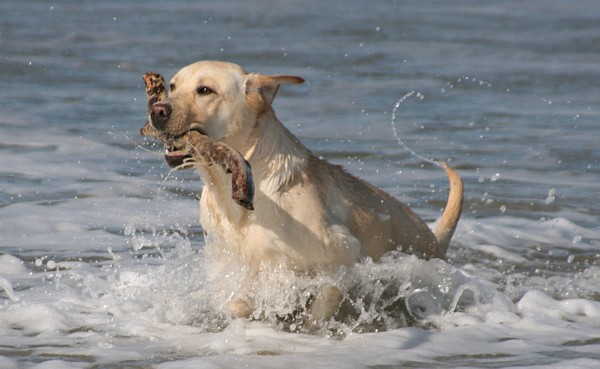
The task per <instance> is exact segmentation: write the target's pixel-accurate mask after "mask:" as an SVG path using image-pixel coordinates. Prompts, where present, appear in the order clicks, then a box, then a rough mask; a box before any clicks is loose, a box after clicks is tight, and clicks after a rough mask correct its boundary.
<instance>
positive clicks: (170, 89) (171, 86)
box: [169, 83, 175, 92]
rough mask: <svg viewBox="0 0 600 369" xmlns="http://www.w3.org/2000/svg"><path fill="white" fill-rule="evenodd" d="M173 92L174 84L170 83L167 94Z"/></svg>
mask: <svg viewBox="0 0 600 369" xmlns="http://www.w3.org/2000/svg"><path fill="white" fill-rule="evenodd" d="M173 91H175V84H174V83H171V84H169V92H173Z"/></svg>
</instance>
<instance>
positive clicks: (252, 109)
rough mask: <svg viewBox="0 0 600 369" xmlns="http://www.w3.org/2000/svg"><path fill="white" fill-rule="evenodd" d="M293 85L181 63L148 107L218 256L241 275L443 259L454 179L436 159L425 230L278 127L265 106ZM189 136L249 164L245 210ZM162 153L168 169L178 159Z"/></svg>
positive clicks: (244, 303) (456, 196) (457, 194)
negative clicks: (236, 265) (431, 212)
mask: <svg viewBox="0 0 600 369" xmlns="http://www.w3.org/2000/svg"><path fill="white" fill-rule="evenodd" d="M303 82H304V80H303V79H302V78H300V77H295V76H269V75H261V74H254V73H246V72H245V71H244V70H243V69H242V68H241V67H240V66H238V65H235V64H231V63H227V62H219V61H199V62H197V63H194V64H191V65H189V66H187V67H184V68H183V69H181V70H180V71H179V72H178V73H177V74H176V75H175V76H174V77H173V78H172V79H171V81H170V83H169V94H168V97H167V98H166V99H165V100H163V101H159V102H156V103H154V104H153V105H152V106H151V107H150V114H149V115H150V116H149V121H150V125H151V126H152V128H153V129H155V130H156V131H157V132H159V133H160V134H161V135H163V137H167V138H169V137H170V138H172V143H171V145H170V146H171V147H170V149H171V151H170V152H171V153H172V154H171V155H172V156H174V157H177V158H182V153H187V154H188V155H186V156H185V158H186V165H187V166H192V165H193V166H194V167H195V168H196V169H197V170H198V172H199V173H200V176H201V177H202V180H203V182H204V188H203V191H202V196H201V198H200V204H201V207H200V221H201V224H202V227H203V228H204V230H205V231H206V232H207V234H208V235H209V236H210V237H212V238H213V239H215V240H216V241H217V242H216V243H215V244H217V245H219V247H220V252H221V253H222V254H223V255H233V256H235V257H237V258H238V259H239V260H240V261H241V262H242V263H244V265H245V266H247V268H248V269H249V270H250V271H252V270H258V268H259V267H260V266H264V265H285V266H287V267H288V268H290V269H292V270H295V271H298V272H301V273H302V272H311V271H323V270H328V269H331V268H335V267H339V266H342V265H346V266H350V265H353V264H354V263H356V262H358V261H359V260H360V259H361V257H371V258H373V259H374V260H377V259H378V258H380V257H381V256H382V255H383V254H385V253H386V252H388V251H390V250H396V249H399V250H402V251H404V252H407V253H413V254H417V255H419V256H421V257H423V258H426V259H430V258H443V257H444V256H445V254H446V250H447V248H448V244H449V242H450V239H451V237H452V235H453V233H454V230H455V228H456V225H457V223H458V220H459V218H460V215H461V209H462V199H463V187H462V181H461V179H460V177H459V176H458V175H457V174H456V173H455V172H454V171H453V170H452V169H451V168H450V167H448V166H446V165H444V167H445V170H446V172H447V174H448V177H449V180H450V194H449V199H448V203H447V206H446V209H445V211H444V212H443V214H442V217H441V219H440V221H439V222H438V225H437V227H436V228H435V230H434V231H431V230H430V228H429V227H428V226H427V225H426V224H425V223H424V222H423V221H422V220H421V219H420V218H419V217H418V216H417V215H416V214H415V213H414V212H413V211H411V210H410V209H409V208H408V207H407V206H406V205H404V204H402V203H400V202H399V201H398V200H396V199H395V198H394V197H392V196H391V195H389V194H387V193H385V192H384V191H382V190H380V189H378V188H376V187H374V186H372V185H371V184H369V183H367V182H365V181H363V180H361V179H359V178H357V177H354V176H352V175H350V174H348V173H346V172H345V171H344V170H343V169H342V168H341V167H339V166H336V165H332V164H330V163H328V162H326V161H324V160H322V159H319V158H318V157H316V156H315V155H313V154H312V153H311V152H310V151H309V150H308V149H307V148H306V147H305V146H304V145H303V144H302V143H301V142H300V141H299V140H298V138H296V137H295V136H294V135H293V134H292V133H291V132H290V131H288V130H287V129H286V128H285V127H284V126H283V124H282V123H281V122H280V121H279V120H278V119H277V117H276V115H275V112H274V111H273V108H272V103H273V99H274V98H275V95H276V93H277V90H278V88H279V86H280V85H282V84H299V83H303ZM194 134H195V135H198V134H202V135H205V136H208V138H210V139H211V140H214V141H216V142H220V143H224V144H226V145H227V146H229V147H231V148H233V149H234V150H237V152H239V154H241V155H242V156H243V158H245V159H246V160H247V162H249V163H250V165H251V167H252V176H253V179H254V187H255V195H254V210H251V209H249V208H247V207H243V206H240V205H239V204H238V203H236V202H235V201H234V200H232V198H231V187H230V182H231V181H230V174H228V173H226V171H224V170H223V169H222V168H220V167H219V166H216V165H209V163H207V162H206V161H205V160H202V158H201V156H199V155H194V152H195V151H194V149H193V144H192V142H193V140H189V139H188V140H186V137H191V136H193V135H194ZM196 154H197V151H196ZM171 159H172V160H168V161H170V162H171V164H172V165H173V163H179V164H181V163H182V162H183V160H174V159H175V158H171ZM340 301H341V294H340V292H339V291H338V290H337V289H335V288H332V287H325V288H322V289H321V293H320V296H317V297H316V299H315V300H314V302H313V304H312V306H311V307H310V311H311V312H312V314H313V316H314V317H315V318H316V319H328V318H329V317H331V316H332V315H333V314H334V313H335V311H336V309H337V308H338V304H339V302H340ZM230 305H231V306H230V307H231V310H232V313H233V314H234V315H237V316H248V315H250V314H251V312H252V301H250V300H249V299H247V298H245V297H243V296H240V297H239V298H235V299H233V300H232V303H231V304H230Z"/></svg>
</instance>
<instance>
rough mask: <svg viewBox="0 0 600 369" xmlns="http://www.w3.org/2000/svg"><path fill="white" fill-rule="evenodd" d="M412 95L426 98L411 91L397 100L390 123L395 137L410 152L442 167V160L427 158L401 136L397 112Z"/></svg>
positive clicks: (421, 98)
mask: <svg viewBox="0 0 600 369" xmlns="http://www.w3.org/2000/svg"><path fill="white" fill-rule="evenodd" d="M412 97H414V98H417V99H419V100H423V99H424V98H425V96H424V95H423V94H422V93H420V92H417V91H410V92H408V93H406V94H405V95H404V96H402V97H401V98H400V99H398V101H396V104H394V108H393V109H392V119H391V122H390V124H391V126H392V133H393V134H394V137H395V138H396V140H397V141H398V144H400V146H402V147H403V148H404V149H405V150H407V151H408V152H410V153H411V155H413V156H414V157H416V158H419V159H421V160H423V161H425V162H427V163H431V164H433V165H436V166H438V167H442V163H441V162H440V161H438V160H435V159H431V158H427V157H425V156H423V155H421V154H419V153H417V152H416V151H415V150H413V149H412V148H411V147H410V146H408V145H407V144H406V143H405V142H404V140H403V139H402V138H400V134H399V131H398V127H397V123H396V112H397V111H398V109H399V108H400V105H402V104H403V103H404V102H405V101H406V100H408V99H409V98H412Z"/></svg>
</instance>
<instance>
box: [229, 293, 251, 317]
mask: <svg viewBox="0 0 600 369" xmlns="http://www.w3.org/2000/svg"><path fill="white" fill-rule="evenodd" d="M229 311H230V312H231V315H233V316H234V317H236V318H249V317H250V315H251V314H252V308H250V304H248V301H246V300H243V299H241V298H236V299H233V300H232V301H231V302H230V303H229Z"/></svg>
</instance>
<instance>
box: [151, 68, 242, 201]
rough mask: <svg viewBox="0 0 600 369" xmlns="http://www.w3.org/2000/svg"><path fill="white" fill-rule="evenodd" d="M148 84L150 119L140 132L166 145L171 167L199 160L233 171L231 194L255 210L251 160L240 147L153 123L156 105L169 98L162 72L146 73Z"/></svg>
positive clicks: (183, 165)
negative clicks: (169, 133) (165, 129)
mask: <svg viewBox="0 0 600 369" xmlns="http://www.w3.org/2000/svg"><path fill="white" fill-rule="evenodd" d="M144 83H145V85H146V101H147V105H146V107H147V110H148V121H146V124H145V125H144V127H143V128H142V129H141V130H140V133H141V134H142V135H143V136H149V137H153V138H156V139H158V140H160V141H161V142H162V143H163V145H165V148H166V149H167V154H166V155H165V159H166V161H167V163H168V164H169V165H170V166H171V167H186V164H193V163H194V162H197V163H203V164H204V165H214V164H216V165H218V166H220V167H221V168H223V170H224V171H225V172H226V173H231V197H232V198H233V200H234V201H235V202H236V203H238V204H239V205H240V206H242V207H244V208H245V209H248V210H254V182H253V179H252V170H251V168H250V163H248V161H246V160H245V159H244V157H243V156H242V154H240V153H239V152H238V151H237V150H235V149H233V148H231V147H230V146H228V145H227V144H225V143H223V142H218V141H214V140H212V139H210V137H208V136H206V135H204V134H202V133H200V132H198V131H196V130H190V131H188V132H185V133H184V134H182V135H180V136H178V137H168V136H167V135H166V134H164V133H162V132H161V131H159V130H157V129H156V128H154V126H153V125H152V124H151V122H150V120H151V119H152V114H151V112H152V106H153V105H154V104H155V103H157V102H160V101H163V100H165V99H166V97H167V96H166V92H165V79H164V78H163V76H161V75H160V74H158V73H153V72H150V73H146V74H144Z"/></svg>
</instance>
